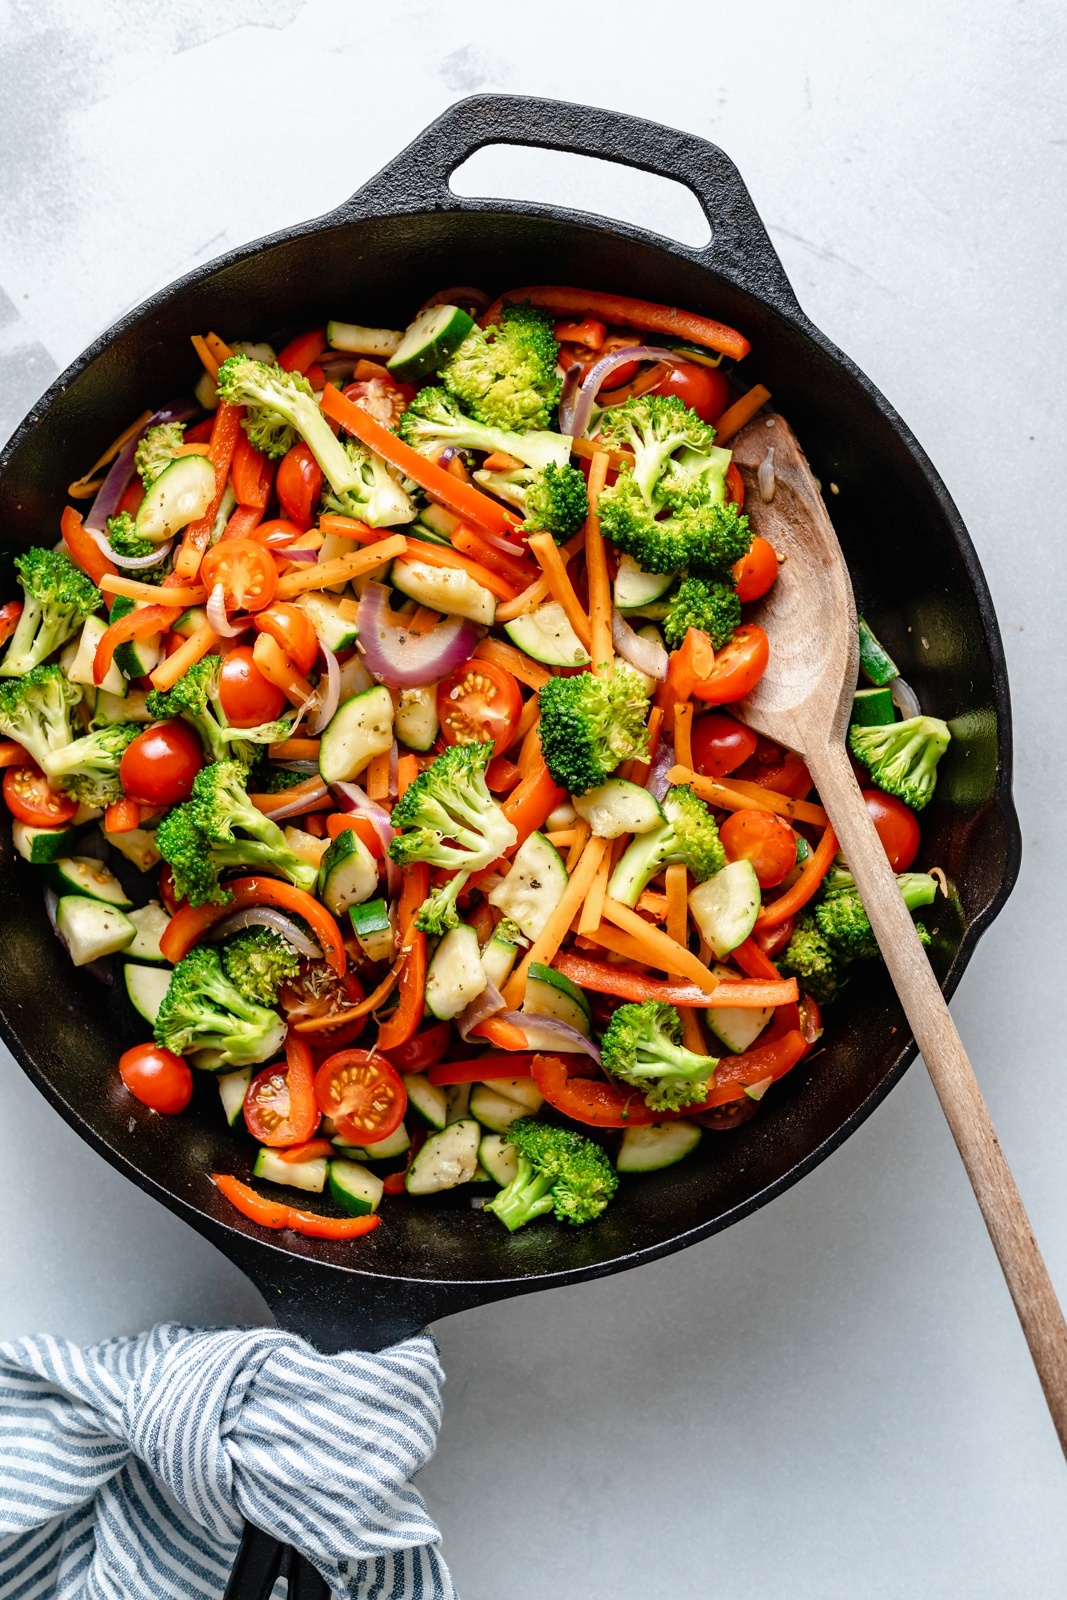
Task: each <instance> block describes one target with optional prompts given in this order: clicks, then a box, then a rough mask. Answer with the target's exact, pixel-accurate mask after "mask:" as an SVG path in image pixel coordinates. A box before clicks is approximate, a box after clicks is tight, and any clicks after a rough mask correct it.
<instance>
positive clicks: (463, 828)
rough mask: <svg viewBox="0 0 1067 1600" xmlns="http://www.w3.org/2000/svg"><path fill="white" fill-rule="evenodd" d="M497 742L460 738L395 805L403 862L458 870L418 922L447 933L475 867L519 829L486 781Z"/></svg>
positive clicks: (393, 848) (396, 845)
mask: <svg viewBox="0 0 1067 1600" xmlns="http://www.w3.org/2000/svg"><path fill="white" fill-rule="evenodd" d="M492 755H493V746H492V745H491V744H454V745H449V747H448V748H447V749H446V750H444V751H442V753H441V754H440V755H439V756H438V757H437V759H436V760H435V761H433V762H431V764H430V765H429V766H428V767H427V768H426V770H425V772H421V773H420V774H419V776H418V777H417V778H416V779H415V782H414V783H413V784H411V785H410V787H409V788H408V790H407V792H406V794H405V795H404V797H403V799H402V800H398V801H397V803H396V805H395V806H394V807H393V817H392V820H393V826H394V828H399V829H401V832H400V834H399V835H398V837H397V838H395V839H394V840H393V841H392V843H391V844H390V846H389V854H390V856H391V858H392V859H393V860H394V861H395V862H396V863H397V865H398V866H400V867H406V866H410V865H411V863H412V862H413V861H428V862H429V864H430V865H431V866H432V867H443V868H445V869H446V870H452V871H453V872H454V874H455V875H454V876H453V877H452V878H450V879H449V881H448V882H447V883H446V884H444V885H443V886H442V887H441V888H439V889H436V890H434V892H433V893H432V894H431V896H430V898H429V900H427V901H426V903H425V904H424V905H423V906H422V908H421V909H420V911H419V913H418V915H417V917H416V919H415V925H416V927H418V928H420V929H422V931H423V932H424V933H435V934H443V933H447V932H448V930H449V929H450V928H454V927H455V926H456V925H457V923H458V922H459V915H458V913H457V911H456V897H457V896H458V894H459V893H460V891H461V890H462V888H463V886H464V884H465V883H466V882H467V879H468V878H469V877H470V875H471V873H472V872H479V871H481V869H482V868H483V867H487V866H489V864H490V862H492V861H495V860H496V859H497V857H498V856H501V855H503V853H504V851H505V850H508V849H510V847H511V846H512V845H513V844H514V843H515V840H516V839H517V837H518V835H517V834H516V832H515V828H514V826H513V825H512V823H510V822H509V821H508V819H507V817H505V815H504V813H503V811H502V810H501V809H500V807H499V806H498V805H497V803H496V801H495V800H494V799H493V797H492V795H491V794H490V793H489V790H488V789H487V788H486V784H485V769H486V767H487V766H488V764H489V762H490V760H491V759H492Z"/></svg>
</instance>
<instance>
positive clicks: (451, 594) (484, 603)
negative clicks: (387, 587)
mask: <svg viewBox="0 0 1067 1600" xmlns="http://www.w3.org/2000/svg"><path fill="white" fill-rule="evenodd" d="M389 581H390V583H391V584H392V585H393V588H394V589H399V590H400V593H401V594H406V595H407V597H408V599H409V600H417V601H418V602H419V605H420V606H429V607H430V608H431V609H432V610H434V611H444V612H447V614H448V615H449V616H450V617H468V618H469V619H470V621H471V622H480V623H481V624H482V625H483V627H486V628H491V627H492V626H493V619H494V618H495V616H496V596H495V595H493V594H490V593H489V590H488V589H485V588H483V587H482V585H481V584H480V583H478V582H476V581H475V579H474V578H472V577H471V575H470V573H469V572H464V571H463V570H462V569H461V568H459V567H431V566H429V565H428V564H427V563H426V562H425V561H418V560H415V559H413V558H412V557H410V556H405V557H404V559H403V560H402V561H394V562H393V570H392V572H391V573H390V576H389Z"/></svg>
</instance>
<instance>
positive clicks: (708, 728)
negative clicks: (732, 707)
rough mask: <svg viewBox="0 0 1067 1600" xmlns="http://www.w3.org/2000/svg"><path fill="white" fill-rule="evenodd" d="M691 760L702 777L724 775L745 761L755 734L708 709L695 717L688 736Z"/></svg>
mask: <svg viewBox="0 0 1067 1600" xmlns="http://www.w3.org/2000/svg"><path fill="white" fill-rule="evenodd" d="M691 739H692V746H693V763H694V765H695V767H696V770H697V771H698V772H702V773H703V774H704V777H705V778H725V777H726V776H727V774H728V773H731V772H735V771H736V770H737V768H738V767H739V766H740V765H741V763H742V761H747V760H748V758H749V756H750V755H751V754H752V752H753V751H754V750H755V748H756V744H757V742H758V741H757V735H756V734H754V733H753V732H752V729H751V728H746V727H745V725H744V723H743V722H738V721H737V720H736V718H734V717H727V716H724V715H723V714H722V713H721V712H719V711H712V712H710V713H709V714H708V715H707V716H705V717H697V719H696V721H695V722H694V723H693V731H692V735H691Z"/></svg>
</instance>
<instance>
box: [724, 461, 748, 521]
mask: <svg viewBox="0 0 1067 1600" xmlns="http://www.w3.org/2000/svg"><path fill="white" fill-rule="evenodd" d="M726 498H727V500H729V501H730V502H731V503H732V504H733V505H735V506H736V507H737V509H738V511H743V510H744V509H745V480H744V478H742V476H741V474H740V472H739V471H738V467H737V462H736V461H731V462H730V465H729V466H728V467H727V469H726Z"/></svg>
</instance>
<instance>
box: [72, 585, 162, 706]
mask: <svg viewBox="0 0 1067 1600" xmlns="http://www.w3.org/2000/svg"><path fill="white" fill-rule="evenodd" d="M160 593H161V594H162V593H163V589H162V587H161V588H160ZM181 614H182V607H181V606H164V605H148V606H142V607H141V609H140V610H139V611H127V613H126V615H125V616H124V617H119V618H118V620H117V621H116V622H112V623H111V624H110V626H109V627H107V628H105V629H104V631H103V633H102V634H101V635H100V643H99V644H98V645H97V647H96V654H95V655H94V656H93V682H94V683H103V681H104V679H105V678H106V677H107V675H108V673H109V672H110V670H111V663H112V660H113V659H114V656H115V651H116V650H117V649H118V647H119V645H120V644H125V642H126V640H127V639H147V638H148V637H149V636H150V635H151V634H153V633H163V632H165V630H166V629H167V628H169V627H170V625H171V623H172V622H177V620H178V618H179V617H180V616H181Z"/></svg>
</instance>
